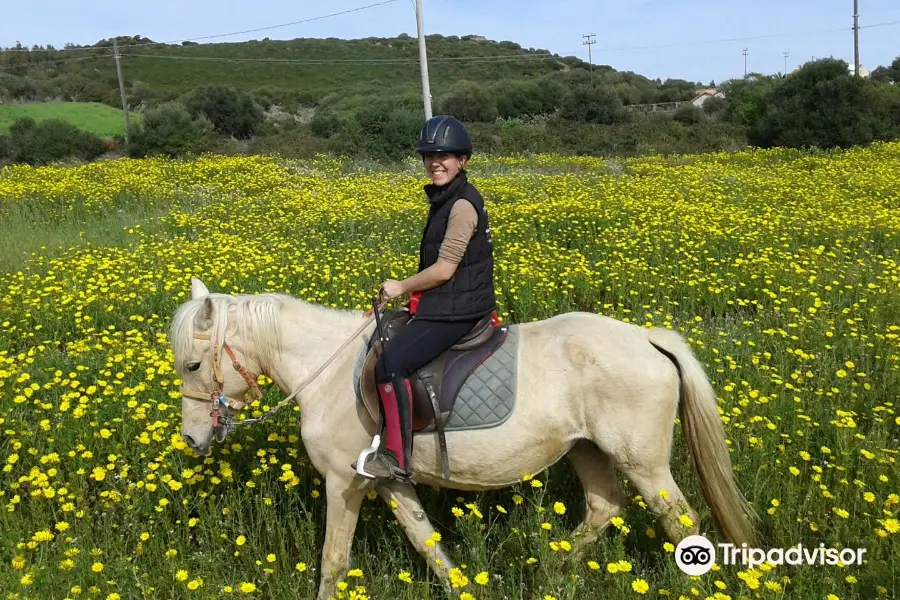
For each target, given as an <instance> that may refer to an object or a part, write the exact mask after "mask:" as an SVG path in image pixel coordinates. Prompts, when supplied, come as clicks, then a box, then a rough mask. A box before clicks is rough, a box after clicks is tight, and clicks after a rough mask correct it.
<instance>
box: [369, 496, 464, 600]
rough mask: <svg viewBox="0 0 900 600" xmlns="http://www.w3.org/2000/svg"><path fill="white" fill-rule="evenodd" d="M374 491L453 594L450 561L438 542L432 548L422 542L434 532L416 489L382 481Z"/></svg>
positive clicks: (451, 562)
mask: <svg viewBox="0 0 900 600" xmlns="http://www.w3.org/2000/svg"><path fill="white" fill-rule="evenodd" d="M377 489H378V494H379V495H380V496H381V498H382V499H383V500H384V501H385V502H386V503H387V504H388V506H390V507H391V509H392V510H393V512H394V516H395V517H397V521H398V522H399V523H400V526H401V527H403V530H404V532H405V533H406V537H407V538H409V541H410V543H412V545H413V547H414V548H415V549H416V551H417V552H418V553H419V554H420V555H421V556H422V558H424V559H425V561H426V562H427V563H428V566H429V567H431V570H432V571H433V572H434V574H435V575H437V576H438V578H439V579H440V580H441V582H442V583H443V584H444V587H445V588H446V589H447V591H448V592H449V593H450V594H451V595H452V589H451V588H450V575H449V572H450V569H452V568H453V566H454V565H453V561H452V560H450V557H449V556H447V554H446V553H445V552H444V548H443V546H442V545H441V543H440V542H435V543H434V546H433V547H431V546H430V545H428V544H426V543H425V542H426V540H428V539H429V538H430V537H431V534H432V533H434V527H432V526H431V521H430V520H429V519H428V515H426V514H425V509H424V508H422V503H421V502H420V501H419V496H418V495H417V494H416V490H415V488H413V486H411V485H409V484H405V483H400V482H397V481H384V482H383V483H380V484H379V485H378V487H377Z"/></svg>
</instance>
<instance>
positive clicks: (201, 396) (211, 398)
mask: <svg viewBox="0 0 900 600" xmlns="http://www.w3.org/2000/svg"><path fill="white" fill-rule="evenodd" d="M380 295H381V290H379V296H380ZM379 300H380V298H379ZM387 302H388V301H387V300H383V301H380V302H379V303H378V310H379V311H380V310H381V309H382V308H384V306H385V305H386V304H387ZM363 314H364V316H366V317H367V318H366V320H365V321H363V323H362V325H360V326H359V327H358V328H357V329H356V331H354V332H353V335H351V336H350V337H349V338H347V340H346V341H345V342H344V343H343V344H341V347H340V348H338V349H337V350H336V351H335V352H334V353H333V354H332V355H331V356H330V357H329V358H328V360H326V361H325V362H324V363H323V364H322V365H321V366H320V367H319V368H318V369H316V370H315V371H314V372H313V373H312V375H310V376H309V377H307V378H306V379H305V380H304V381H303V383H302V384H300V386H299V387H298V388H297V389H296V390H294V391H293V392H292V393H291V395H290V396H288V397H286V398H284V399H283V400H281V401H280V402H279V403H278V404H276V405H275V406H273V407H272V408H271V409H269V410H268V411H267V412H266V413H265V414H263V415H261V416H259V417H255V418H251V419H244V420H242V421H234V419H233V418H232V417H231V415H228V414H220V413H219V407H220V406H225V407H227V408H231V409H232V410H235V411H239V410H241V409H243V408H244V407H246V406H247V404H248V403H247V402H245V401H244V400H240V399H237V398H233V397H231V396H226V395H225V394H224V393H223V391H222V390H223V386H224V382H225V378H224V376H223V374H222V366H221V363H220V361H221V359H220V356H219V350H218V349H217V348H214V349H213V356H212V371H213V380H214V381H215V389H214V390H213V391H212V392H209V393H203V392H195V391H193V390H189V389H187V388H186V387H185V386H184V384H182V386H181V395H182V396H185V397H188V398H193V399H195V400H199V401H201V402H209V403H210V404H212V411H211V412H210V413H209V414H210V416H211V417H212V421H213V429H214V430H217V429H219V421H220V420H221V421H222V422H223V427H224V429H225V435H227V434H228V433H230V432H232V431H234V430H235V429H237V427H238V426H239V425H250V424H252V423H259V422H261V421H265V420H267V419H270V418H271V417H273V416H274V415H275V414H277V413H278V412H279V411H281V409H283V408H284V407H285V406H287V405H288V404H289V403H290V401H291V400H293V399H294V397H296V396H297V394H299V393H300V392H302V391H303V390H304V389H305V388H306V387H307V386H308V385H309V384H311V383H312V382H313V381H314V380H315V379H316V377H318V376H319V375H320V374H321V373H322V371H324V370H325V369H326V368H327V367H328V365H330V364H331V362H332V361H334V359H335V358H337V357H338V355H339V354H340V353H341V352H343V351H344V349H345V348H346V347H347V346H348V345H349V344H350V342H352V341H353V340H354V339H356V337H357V336H359V334H361V333H362V332H363V331H365V329H366V328H367V327H368V326H369V324H371V323H372V321H373V320H374V318H375V316H374V314H373V309H371V308H370V309H369V310H367V311H366V312H365V313H363ZM194 339H198V340H210V339H211V338H210V336H209V334H207V333H195V334H194ZM222 346H223V347H224V348H225V352H227V353H228V357H229V358H230V359H231V365H232V366H233V367H234V369H235V371H238V372H239V373H240V374H241V376H242V377H243V378H244V381H246V382H247V384H248V385H250V387H251V389H252V390H253V394H254V395H255V396H256V399H257V400H259V399H260V398H262V396H263V392H262V390H260V389H259V386H258V385H257V383H256V379H257V378H256V377H254V376H252V375H251V374H250V373H249V372H248V371H247V369H246V368H244V367H243V366H242V365H241V364H240V362H238V360H237V357H236V356H235V355H234V352H233V351H232V350H231V348H230V347H229V346H228V344H227V343H223V344H222ZM216 437H217V439H218V441H220V442H221V441H222V440H223V439H225V436H224V435H223V436H222V437H221V438H219V437H218V434H217V435H216Z"/></svg>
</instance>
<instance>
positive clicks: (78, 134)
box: [10, 118, 105, 165]
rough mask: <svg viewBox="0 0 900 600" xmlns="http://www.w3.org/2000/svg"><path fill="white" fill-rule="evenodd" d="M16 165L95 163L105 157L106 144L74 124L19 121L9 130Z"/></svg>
mask: <svg viewBox="0 0 900 600" xmlns="http://www.w3.org/2000/svg"><path fill="white" fill-rule="evenodd" d="M10 138H11V140H12V146H13V148H14V158H15V161H16V162H24V163H28V164H31V165H44V164H48V163H51V162H54V161H58V160H64V159H66V158H70V157H78V158H80V159H82V160H86V161H89V160H93V159H95V158H97V157H98V156H100V155H101V154H103V153H104V151H105V149H104V147H103V140H102V139H100V138H99V137H97V136H96V135H94V134H93V133H90V132H88V131H82V130H81V129H78V128H77V127H75V126H74V125H72V124H71V123H67V122H65V121H61V120H59V119H48V120H46V121H42V122H41V123H35V121H34V119H31V118H22V119H18V120H17V121H16V122H15V123H13V125H12V126H11V127H10Z"/></svg>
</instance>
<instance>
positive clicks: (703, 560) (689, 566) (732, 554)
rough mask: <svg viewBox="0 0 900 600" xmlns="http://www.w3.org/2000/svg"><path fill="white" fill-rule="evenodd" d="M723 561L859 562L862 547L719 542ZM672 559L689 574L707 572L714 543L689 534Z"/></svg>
mask: <svg viewBox="0 0 900 600" xmlns="http://www.w3.org/2000/svg"><path fill="white" fill-rule="evenodd" d="M718 547H719V549H720V550H721V552H720V556H721V559H722V561H721V562H722V564H723V565H741V566H744V567H747V568H748V569H753V568H755V567H758V566H759V565H762V564H764V563H766V562H769V563H771V564H773V565H775V566H778V565H829V566H837V565H838V563H840V564H842V565H861V564H862V562H863V555H864V554H865V553H866V549H865V548H843V549H840V550H839V549H837V548H826V547H825V544H819V547H818V548H809V547H806V546H804V545H803V544H797V545H796V546H791V547H790V548H787V549H785V548H770V549H769V550H763V549H762V548H750V547H748V546H747V544H741V545H740V546H735V545H734V544H718ZM675 563H676V564H677V565H678V568H679V569H681V570H682V571H683V572H684V573H686V574H688V575H694V576H698V575H703V574H705V573H708V572H709V571H710V570H711V569H712V568H713V565H714V564H715V563H716V546H713V544H712V542H710V541H709V540H708V539H706V538H705V537H703V536H702V535H691V536H688V537H686V538H684V539H683V540H681V543H679V544H678V546H677V547H676V548H675Z"/></svg>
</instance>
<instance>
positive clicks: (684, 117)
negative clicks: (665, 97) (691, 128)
mask: <svg viewBox="0 0 900 600" xmlns="http://www.w3.org/2000/svg"><path fill="white" fill-rule="evenodd" d="M715 99H716V98H714V100H715ZM672 118H673V119H674V120H675V121H677V122H678V123H681V124H682V125H696V124H697V123H700V122H702V121H703V109H702V108H700V107H699V106H694V105H693V104H691V103H690V102H688V103H686V104H682V105H681V106H679V107H678V109H677V110H676V111H675V114H674V115H672Z"/></svg>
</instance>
